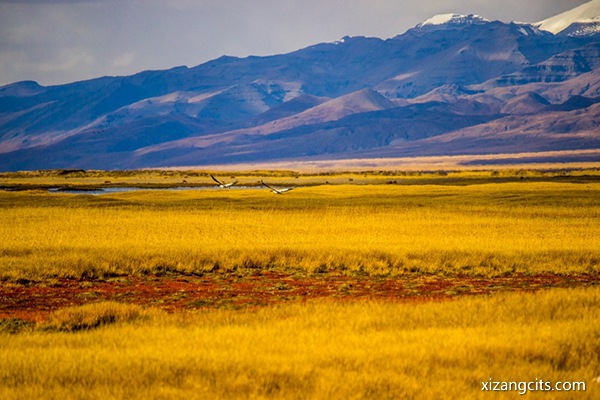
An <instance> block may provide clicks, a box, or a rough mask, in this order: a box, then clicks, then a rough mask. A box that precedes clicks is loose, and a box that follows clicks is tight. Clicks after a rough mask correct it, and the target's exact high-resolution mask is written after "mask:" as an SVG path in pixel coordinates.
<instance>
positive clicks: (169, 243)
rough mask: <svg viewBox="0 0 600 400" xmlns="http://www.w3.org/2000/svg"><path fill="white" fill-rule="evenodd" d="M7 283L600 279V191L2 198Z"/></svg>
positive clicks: (540, 188) (525, 185)
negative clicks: (151, 276) (159, 277)
mask: <svg viewBox="0 0 600 400" xmlns="http://www.w3.org/2000/svg"><path fill="white" fill-rule="evenodd" d="M0 210H1V211H0V279H4V280H15V279H21V278H24V279H30V280H43V279H48V278H61V277H71V278H80V277H103V276H114V275H121V274H148V273H156V272H157V271H162V272H165V271H170V272H182V273H197V274H202V273H207V272H214V271H217V270H218V271H221V272H223V271H229V272H236V273H244V272H248V271H252V270H257V269H259V270H260V269H288V270H294V271H297V272H298V273H315V272H336V273H343V274H366V275H382V276H395V275H399V274H405V273H436V274H448V275H452V274H466V275H476V276H488V277H489V276H499V275H503V274H512V273H523V274H541V273H553V274H597V273H599V272H600V270H599V268H600V267H599V263H600V262H599V261H600V223H599V222H600V182H597V181H594V180H589V181H584V182H575V183H573V182H530V181H528V180H523V181H516V182H508V183H483V184H481V183H477V184H467V185H465V184H461V185H440V184H436V185H431V184H429V185H427V184H420V185H401V184H392V185H363V184H353V185H350V184H343V185H341V184H340V185H315V186H305V187H297V188H296V190H294V191H292V192H289V193H286V194H285V195H281V196H277V195H273V194H272V193H270V192H269V191H268V190H258V189H254V188H248V189H234V190H216V189H214V188H211V189H206V190H183V191H137V192H129V193H115V194H105V195H101V196H92V195H81V194H78V195H73V194H57V193H48V192H47V191H39V190H38V191H16V192H6V191H4V192H2V191H0Z"/></svg>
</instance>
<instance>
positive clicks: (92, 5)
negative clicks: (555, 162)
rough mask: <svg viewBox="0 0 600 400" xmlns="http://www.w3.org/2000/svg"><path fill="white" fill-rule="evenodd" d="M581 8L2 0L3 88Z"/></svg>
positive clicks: (381, 1)
mask: <svg viewBox="0 0 600 400" xmlns="http://www.w3.org/2000/svg"><path fill="white" fill-rule="evenodd" d="M584 2H586V1H585V0H569V1H566V0H527V1H524V0H502V1H500V0H456V1H452V2H449V1H446V0H443V1H441V0H406V1H397V0H287V1H281V0H254V1H248V0H220V1H214V0H169V1H163V0H102V1H100V0H19V1H7V0H0V85H1V84H5V83H9V82H14V81H17V80H24V79H33V80H37V81H39V82H40V83H42V84H56V83H66V82H72V81H75V80H81V79H88V78H93V77H97V76H102V75H125V74H132V73H135V72H138V71H142V70H145V69H163V68H170V67H173V66H178V65H188V66H193V65H197V64H200V63H202V62H205V61H208V60H210V59H213V58H216V57H219V56H221V55H224V54H226V55H234V56H247V55H251V54H253V55H269V54H277V53H284V52H289V51H293V50H296V49H299V48H301V47H305V46H309V45H311V44H315V43H319V42H324V41H333V40H337V39H339V38H341V37H342V36H345V35H351V36H375V37H381V38H388V37H392V36H395V35H397V34H400V33H403V32H404V31H406V30H407V29H408V28H410V27H412V26H414V25H416V24H417V23H419V22H421V21H423V20H424V19H427V18H429V17H431V16H432V15H434V14H439V13H446V12H458V13H474V14H480V15H483V16H485V17H487V18H490V19H500V20H503V21H510V20H519V21H529V22H536V21H539V20H542V19H544V18H547V17H549V16H552V15H555V14H557V13H560V12H562V11H565V10H568V9H570V8H573V7H576V6H577V5H579V4H582V3H584Z"/></svg>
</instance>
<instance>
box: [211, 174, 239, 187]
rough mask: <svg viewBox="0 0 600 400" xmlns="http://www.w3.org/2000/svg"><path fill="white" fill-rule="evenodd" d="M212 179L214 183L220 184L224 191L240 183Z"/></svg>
mask: <svg viewBox="0 0 600 400" xmlns="http://www.w3.org/2000/svg"><path fill="white" fill-rule="evenodd" d="M210 177H211V178H212V179H213V181H215V182H217V183H218V184H219V187H220V188H222V189H227V188H230V187H232V186H233V185H235V184H236V183H238V181H233V182H230V183H225V182H221V181H220V180H218V179H217V178H215V177H214V176H212V175H211V176H210Z"/></svg>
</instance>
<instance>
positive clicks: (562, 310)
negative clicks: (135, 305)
mask: <svg viewBox="0 0 600 400" xmlns="http://www.w3.org/2000/svg"><path fill="white" fill-rule="evenodd" d="M123 307H124V308H127V310H128V312H129V311H131V307H130V306H123ZM106 308H107V306H106V305H104V304H99V305H97V306H86V307H85V308H84V309H80V310H77V309H71V310H69V313H70V314H71V315H73V314H75V313H78V314H80V315H85V316H86V318H87V319H89V320H97V319H99V318H100V316H102V315H106ZM108 308H111V309H113V313H115V314H118V313H120V312H122V311H123V310H122V309H119V310H117V311H116V312H115V311H114V310H115V306H114V304H113V305H109V307H108ZM599 308H600V290H599V289H598V288H588V289H573V290H561V289H554V290H550V291H542V292H537V293H536V294H522V293H521V294H518V293H512V294H506V293H505V294H498V295H494V296H492V297H477V298H472V297H471V298H462V299H459V300H457V301H452V302H442V303H422V304H409V303H400V304H398V303H397V304H394V303H383V302H355V303H335V302H316V303H308V304H304V305H300V304H292V305H290V304H288V305H282V306H279V307H269V308H261V309H259V310H255V311H250V310H245V311H225V310H213V311H206V312H197V313H187V314H178V315H164V314H157V313H150V314H147V315H151V317H149V318H146V319H143V320H140V319H136V318H133V319H132V318H129V319H126V320H125V321H121V322H119V320H118V319H116V318H115V319H114V322H115V324H113V325H112V326H110V325H107V326H104V327H102V328H100V329H96V330H86V331H78V332H76V333H64V332H48V331H44V330H41V331H40V330H34V331H31V332H23V333H21V334H18V335H8V334H2V333H0V398H2V399H5V400H12V399H31V398H40V399H41V398H44V399H81V398H85V399H170V398H173V399H175V398H186V399H207V398H210V399H248V398H256V399H381V398H390V399H392V398H393V399H404V398H409V399H410V398H414V399H457V398H469V399H486V398H489V397H491V396H493V397H494V398H515V396H517V397H518V396H519V394H518V392H515V391H513V392H509V393H501V392H485V391H482V390H481V388H482V382H486V381H488V380H489V379H493V380H494V381H513V382H520V381H525V382H530V381H531V382H535V381H536V380H544V381H546V382H553V383H556V382H559V381H561V382H564V381H575V382H584V383H585V384H586V391H585V392H583V391H579V392H570V393H558V392H543V393H540V392H538V393H532V394H530V395H531V396H534V397H535V396H536V395H537V396H538V397H540V398H541V397H543V398H548V399H562V398H564V399H573V398H577V399H594V398H598V395H599V394H600V383H597V382H595V381H594V379H595V378H596V377H597V376H598V375H600V347H599V343H600V342H599V338H600V313H598V310H599ZM117 309H118V307H117ZM138 312H139V313H140V314H141V313H147V311H145V310H138ZM56 318H58V319H60V320H63V321H64V320H65V315H64V313H63V314H61V316H60V317H56ZM72 319H73V318H72V317H69V318H66V320H72ZM127 321H129V322H127ZM538 397H535V398H538Z"/></svg>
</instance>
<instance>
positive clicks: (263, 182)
mask: <svg viewBox="0 0 600 400" xmlns="http://www.w3.org/2000/svg"><path fill="white" fill-rule="evenodd" d="M260 183H262V184H263V185H265V186H266V187H268V188H269V189H271V190H276V189H274V188H272V187H271V186H269V185H267V184H266V183H264V182H263V181H260Z"/></svg>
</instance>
